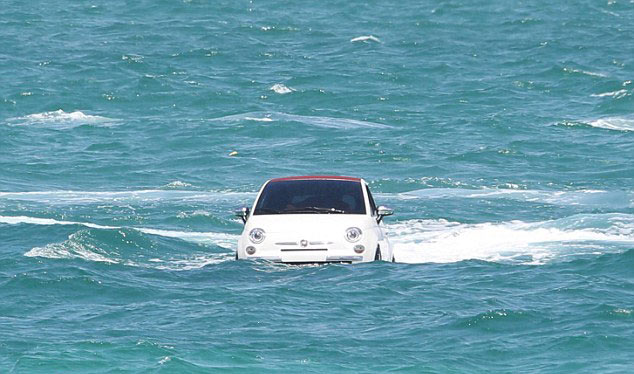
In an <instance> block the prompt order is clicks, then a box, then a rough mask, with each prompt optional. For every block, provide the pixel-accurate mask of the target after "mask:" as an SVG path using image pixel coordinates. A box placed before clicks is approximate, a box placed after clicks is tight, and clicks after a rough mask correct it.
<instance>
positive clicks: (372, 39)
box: [350, 35, 381, 43]
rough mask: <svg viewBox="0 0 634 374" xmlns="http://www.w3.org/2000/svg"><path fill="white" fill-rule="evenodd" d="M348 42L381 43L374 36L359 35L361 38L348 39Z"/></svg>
mask: <svg viewBox="0 0 634 374" xmlns="http://www.w3.org/2000/svg"><path fill="white" fill-rule="evenodd" d="M350 42H352V43H356V42H375V43H381V39H379V38H377V37H376V36H374V35H361V36H357V37H356V38H352V39H350Z"/></svg>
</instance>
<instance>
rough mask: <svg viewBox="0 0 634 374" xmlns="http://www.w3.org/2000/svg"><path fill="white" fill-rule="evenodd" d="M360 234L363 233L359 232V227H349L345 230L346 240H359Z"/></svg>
mask: <svg viewBox="0 0 634 374" xmlns="http://www.w3.org/2000/svg"><path fill="white" fill-rule="evenodd" d="M362 234H363V233H362V232H361V229H359V228H357V227H350V228H349V229H347V230H346V240H347V241H349V242H352V243H354V242H356V241H359V239H361V235H362Z"/></svg>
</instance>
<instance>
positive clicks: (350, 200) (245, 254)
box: [236, 176, 394, 263]
mask: <svg viewBox="0 0 634 374" xmlns="http://www.w3.org/2000/svg"><path fill="white" fill-rule="evenodd" d="M391 214H393V212H392V210H391V209H389V208H386V207H384V206H379V207H377V206H376V204H375V202H374V199H373V198H372V194H371V193H370V189H369V188H368V184H367V183H366V182H365V181H364V180H363V179H360V178H352V177H339V176H302V177H288V178H276V179H271V180H269V181H267V182H266V183H265V184H264V185H263V186H262V188H261V189H260V191H259V193H258V195H257V198H256V199H255V203H254V204H253V207H252V208H251V209H249V208H247V207H245V208H242V209H240V210H239V211H237V212H236V216H238V217H240V218H241V219H242V221H243V222H244V230H243V232H242V235H241V236H240V238H239V239H238V249H237V250H236V259H254V260H255V259H263V260H269V261H273V262H283V263H322V262H344V263H354V262H369V261H375V260H385V261H394V254H393V253H392V246H391V245H390V242H389V240H388V238H387V236H386V235H385V233H384V231H383V228H382V221H383V218H384V217H385V216H389V215H391Z"/></svg>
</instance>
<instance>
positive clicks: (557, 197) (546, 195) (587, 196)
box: [377, 188, 634, 208]
mask: <svg viewBox="0 0 634 374" xmlns="http://www.w3.org/2000/svg"><path fill="white" fill-rule="evenodd" d="M377 196H379V197H381V198H385V199H400V200H410V199H427V200H430V199H450V198H462V199H484V200H486V199H510V200H521V201H525V202H538V203H546V204H552V205H586V206H603V207H617V208H623V207H634V192H630V191H603V190H577V191H543V190H519V189H497V188H484V189H479V190H476V189H465V188H425V189H420V190H414V191H409V192H403V193H399V194H381V193H379V194H377Z"/></svg>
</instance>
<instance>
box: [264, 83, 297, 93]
mask: <svg viewBox="0 0 634 374" xmlns="http://www.w3.org/2000/svg"><path fill="white" fill-rule="evenodd" d="M270 90H271V91H273V92H275V93H277V94H280V95H285V94H289V93H291V92H295V89H294V88H290V87H287V86H285V85H283V84H282V83H276V84H274V85H273V86H271V88H270Z"/></svg>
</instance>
